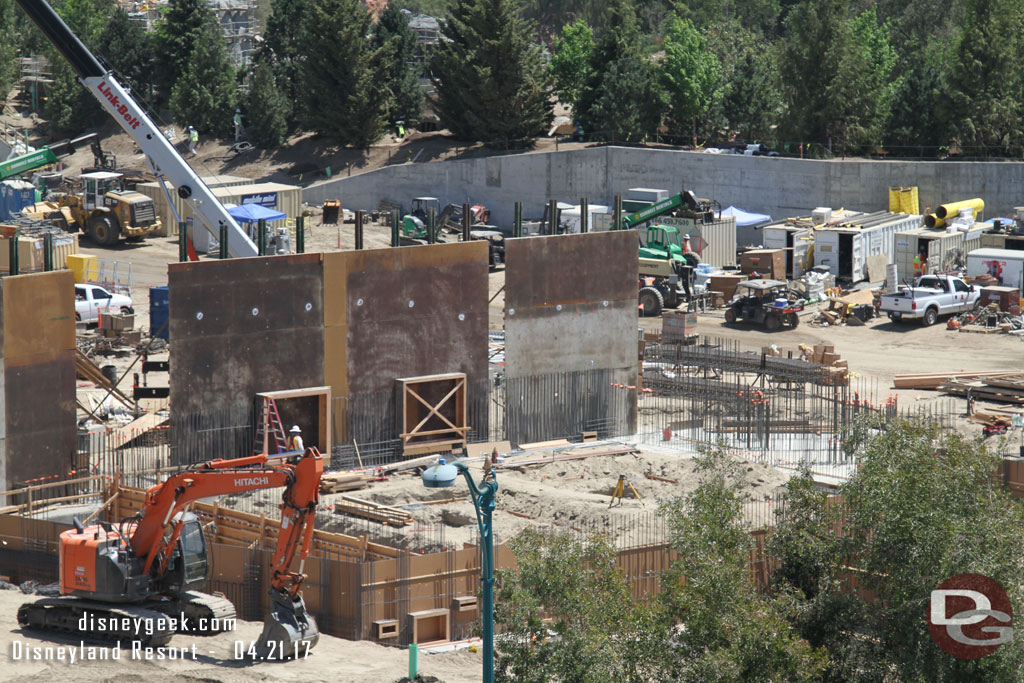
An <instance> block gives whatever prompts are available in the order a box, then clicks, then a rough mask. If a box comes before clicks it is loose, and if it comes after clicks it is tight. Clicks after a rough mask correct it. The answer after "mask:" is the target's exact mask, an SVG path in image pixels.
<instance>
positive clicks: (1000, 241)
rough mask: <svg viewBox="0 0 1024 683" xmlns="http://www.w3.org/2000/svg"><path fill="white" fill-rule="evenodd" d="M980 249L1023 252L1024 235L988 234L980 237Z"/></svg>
mask: <svg viewBox="0 0 1024 683" xmlns="http://www.w3.org/2000/svg"><path fill="white" fill-rule="evenodd" d="M981 248H982V249H1010V250H1011V251H1024V235H1021V234H1005V233H993V232H988V233H985V234H983V235H982V236H981ZM972 251H973V250H972Z"/></svg>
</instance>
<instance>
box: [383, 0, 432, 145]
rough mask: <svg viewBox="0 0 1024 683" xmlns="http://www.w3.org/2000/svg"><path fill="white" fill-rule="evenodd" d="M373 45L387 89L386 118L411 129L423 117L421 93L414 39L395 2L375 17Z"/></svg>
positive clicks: (406, 19) (406, 20) (407, 20)
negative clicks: (380, 53) (380, 58)
mask: <svg viewBox="0 0 1024 683" xmlns="http://www.w3.org/2000/svg"><path fill="white" fill-rule="evenodd" d="M373 44H374V46H375V47H376V48H377V49H381V50H383V51H384V84H385V86H386V87H387V89H388V99H387V114H386V116H387V119H388V121H390V122H391V123H392V124H394V123H395V122H396V121H404V122H405V125H406V126H408V127H411V126H415V125H416V124H418V123H419V121H420V119H421V118H423V91H422V90H421V89H420V72H421V70H420V66H419V64H417V63H416V61H415V57H416V36H415V34H413V32H412V29H410V28H409V19H408V18H407V17H406V15H405V14H403V13H402V11H401V10H399V9H398V5H397V4H396V3H395V2H389V3H388V6H387V7H386V8H385V9H384V11H383V12H381V14H380V16H379V17H378V18H377V23H376V24H375V25H374V27H373Z"/></svg>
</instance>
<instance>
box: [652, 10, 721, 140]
mask: <svg viewBox="0 0 1024 683" xmlns="http://www.w3.org/2000/svg"><path fill="white" fill-rule="evenodd" d="M664 47H665V59H664V61H662V63H661V82H662V85H663V86H664V89H665V93H666V95H667V96H668V102H669V106H670V113H671V119H672V121H673V122H674V123H675V128H676V129H677V130H683V129H686V128H689V129H690V130H691V131H692V133H693V135H694V136H696V135H697V120H698V119H699V118H702V117H705V116H706V115H707V113H708V109H709V108H710V106H711V102H712V100H713V99H714V97H715V91H716V90H717V88H718V84H719V77H720V68H719V64H718V58H717V57H716V56H715V55H714V54H712V53H711V52H710V51H709V50H708V48H707V44H706V43H705V41H704V37H703V36H702V35H701V34H700V32H699V31H697V29H696V28H695V27H694V25H693V22H691V21H690V20H689V19H680V18H679V17H672V18H671V20H670V21H669V25H668V34H667V35H666V36H665V44H664Z"/></svg>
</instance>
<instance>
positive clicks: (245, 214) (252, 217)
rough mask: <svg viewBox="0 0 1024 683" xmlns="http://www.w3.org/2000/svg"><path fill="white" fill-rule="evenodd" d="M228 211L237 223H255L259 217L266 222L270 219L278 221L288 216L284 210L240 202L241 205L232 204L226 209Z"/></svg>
mask: <svg viewBox="0 0 1024 683" xmlns="http://www.w3.org/2000/svg"><path fill="white" fill-rule="evenodd" d="M228 213H230V214H231V216H232V217H233V218H234V219H235V220H236V221H238V222H239V223H255V222H257V221H258V220H260V219H261V218H262V219H263V220H265V221H267V222H268V223H269V222H271V221H279V220H282V219H285V218H287V217H288V214H286V213H285V212H284V211H278V210H277V209H268V208H267V207H265V206H260V205H259V204H242V205H241V206H234V207H232V208H230V209H228Z"/></svg>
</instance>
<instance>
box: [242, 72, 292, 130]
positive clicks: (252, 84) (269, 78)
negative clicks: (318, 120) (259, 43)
mask: <svg viewBox="0 0 1024 683" xmlns="http://www.w3.org/2000/svg"><path fill="white" fill-rule="evenodd" d="M245 111H246V112H247V113H248V114H247V116H248V125H247V126H246V132H247V133H248V135H249V138H250V139H251V140H252V141H253V143H254V144H256V145H257V146H258V147H262V148H263V149H276V148H278V147H280V146H281V145H283V144H284V142H285V140H286V139H287V136H288V115H289V113H290V111H291V108H290V107H289V106H288V100H287V98H286V97H285V96H284V94H283V93H282V92H281V91H280V90H279V89H278V87H277V83H276V81H275V79H274V70H273V68H272V67H271V65H270V61H269V59H267V58H260V57H257V59H256V64H255V68H254V69H253V71H252V75H251V76H250V78H249V93H248V95H247V96H246V104H245Z"/></svg>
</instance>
